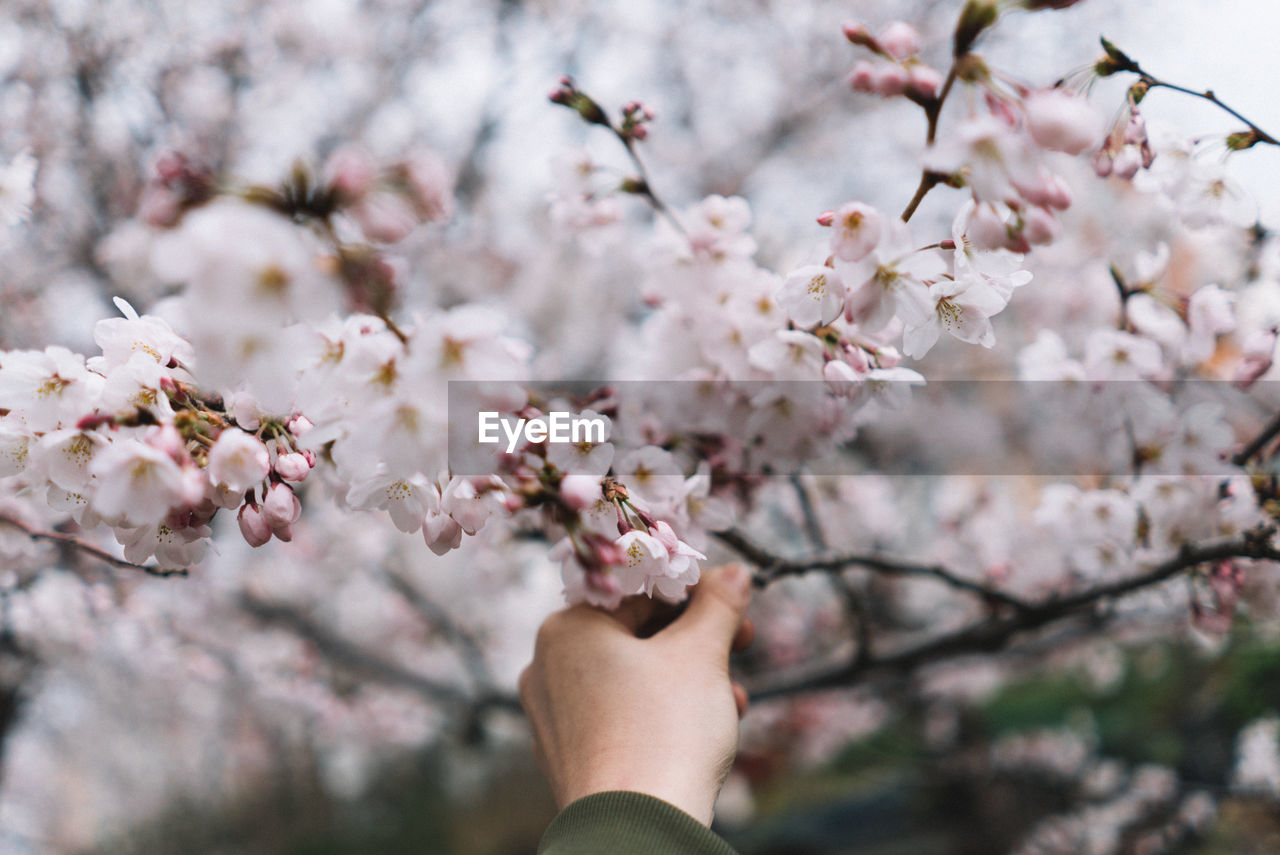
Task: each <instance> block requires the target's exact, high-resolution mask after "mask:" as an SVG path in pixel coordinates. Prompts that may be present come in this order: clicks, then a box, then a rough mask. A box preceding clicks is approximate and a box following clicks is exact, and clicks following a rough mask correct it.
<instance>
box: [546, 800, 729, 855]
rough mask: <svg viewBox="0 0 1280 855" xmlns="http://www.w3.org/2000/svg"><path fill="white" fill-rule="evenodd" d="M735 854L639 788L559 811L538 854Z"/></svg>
mask: <svg viewBox="0 0 1280 855" xmlns="http://www.w3.org/2000/svg"><path fill="white" fill-rule="evenodd" d="M653 853H667V855H737V853H736V852H734V851H733V849H732V847H730V846H729V844H728V843H725V842H724V841H723V840H721V839H720V838H719V837H718V836H717V835H716V834H714V833H713V832H712V831H711V830H710V829H709V828H707V827H706V826H704V825H703V824H702V823H700V822H698V821H697V820H696V819H694V818H693V817H691V816H689V814H687V813H685V812H684V811H682V810H680V809H679V808H677V807H675V806H674V805H671V804H668V803H667V802H664V801H662V800H661V799H656V798H654V797H653V796H647V795H645V794H644V793H626V792H614V793H596V794H594V795H590V796H587V797H586V798H581V799H578V800H577V801H576V802H574V803H573V804H571V805H569V806H568V807H566V808H565V809H564V810H562V811H560V814H559V816H557V817H556V818H555V819H554V820H553V821H552V823H551V825H549V826H548V827H547V831H546V833H545V834H543V835H542V843H541V844H539V846H538V855H653Z"/></svg>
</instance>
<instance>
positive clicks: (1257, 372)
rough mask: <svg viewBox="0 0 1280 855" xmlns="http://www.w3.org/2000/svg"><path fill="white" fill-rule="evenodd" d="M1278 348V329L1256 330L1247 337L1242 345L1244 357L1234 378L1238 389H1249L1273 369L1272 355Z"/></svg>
mask: <svg viewBox="0 0 1280 855" xmlns="http://www.w3.org/2000/svg"><path fill="white" fill-rule="evenodd" d="M1275 349H1276V330H1275V329H1274V328H1273V329H1269V330H1264V331H1262V332H1256V333H1254V334H1252V335H1250V336H1249V337H1248V338H1247V339H1245V341H1244V344H1243V345H1242V347H1241V350H1242V351H1243V354H1244V355H1243V358H1242V359H1241V360H1240V364H1239V365H1238V366H1236V376H1235V378H1234V379H1233V380H1232V382H1233V383H1234V384H1235V386H1236V388H1237V389H1248V388H1249V387H1250V386H1252V385H1253V384H1254V383H1256V382H1258V378H1259V377H1261V376H1262V375H1264V374H1266V373H1267V372H1268V371H1270V370H1271V361H1272V356H1273V355H1274V353H1275Z"/></svg>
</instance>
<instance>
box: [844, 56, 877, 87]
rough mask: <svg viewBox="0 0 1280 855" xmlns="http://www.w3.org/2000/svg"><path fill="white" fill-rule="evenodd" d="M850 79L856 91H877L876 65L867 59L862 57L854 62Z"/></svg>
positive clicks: (850, 84) (850, 83) (851, 85)
mask: <svg viewBox="0 0 1280 855" xmlns="http://www.w3.org/2000/svg"><path fill="white" fill-rule="evenodd" d="M848 80H849V86H850V88H852V89H853V91H854V92H875V91H876V67H875V66H874V65H872V64H871V63H870V62H868V61H867V60H865V59H860V60H858V61H857V62H855V63H854V64H853V68H852V69H851V70H850V71H849V78H848Z"/></svg>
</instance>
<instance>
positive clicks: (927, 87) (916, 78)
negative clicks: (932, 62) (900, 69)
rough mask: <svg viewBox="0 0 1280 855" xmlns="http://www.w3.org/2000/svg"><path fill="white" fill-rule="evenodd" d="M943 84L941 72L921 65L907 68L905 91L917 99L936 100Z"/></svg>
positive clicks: (912, 65)
mask: <svg viewBox="0 0 1280 855" xmlns="http://www.w3.org/2000/svg"><path fill="white" fill-rule="evenodd" d="M943 82H944V79H943V76H942V72H941V71H938V69H936V68H933V67H932V66H928V65H925V64H923V63H919V62H916V63H912V64H911V65H909V66H908V67H907V91H908V92H910V93H911V94H912V95H915V96H916V97H917V98H937V97H938V95H939V93H941V92H942V84H943Z"/></svg>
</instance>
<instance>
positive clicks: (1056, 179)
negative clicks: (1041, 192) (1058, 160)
mask: <svg viewBox="0 0 1280 855" xmlns="http://www.w3.org/2000/svg"><path fill="white" fill-rule="evenodd" d="M1045 199H1046V201H1047V202H1048V204H1049V207H1050V208H1054V209H1055V210H1058V211H1065V210H1067V208H1070V207H1071V185H1069V184H1067V182H1066V180H1065V179H1064V178H1063V177H1062V176H1061V175H1050V176H1049V188H1048V192H1047V194H1046V197H1045Z"/></svg>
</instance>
